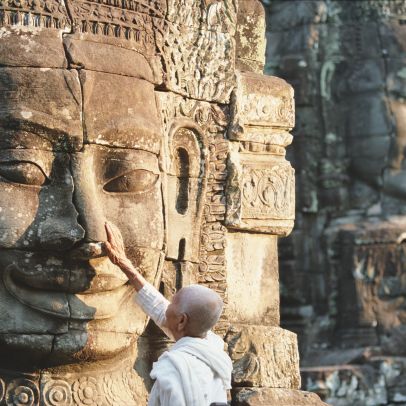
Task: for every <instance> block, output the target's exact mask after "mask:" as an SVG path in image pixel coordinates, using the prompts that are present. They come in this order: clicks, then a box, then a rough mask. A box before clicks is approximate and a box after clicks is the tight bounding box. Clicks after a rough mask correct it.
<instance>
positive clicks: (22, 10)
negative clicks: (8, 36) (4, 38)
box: [0, 0, 70, 30]
mask: <svg viewBox="0 0 406 406" xmlns="http://www.w3.org/2000/svg"><path fill="white" fill-rule="evenodd" d="M11 25H24V26H32V27H45V28H56V29H61V30H65V29H70V21H69V18H68V13H67V10H66V8H65V5H64V2H63V1H62V0H47V1H32V0H19V1H13V0H0V27H2V26H11Z"/></svg>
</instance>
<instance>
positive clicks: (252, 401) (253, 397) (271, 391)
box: [231, 388, 327, 406]
mask: <svg viewBox="0 0 406 406" xmlns="http://www.w3.org/2000/svg"><path fill="white" fill-rule="evenodd" d="M232 399H233V400H232V403H231V404H232V406H327V404H326V403H324V402H322V401H321V400H320V399H319V397H318V396H317V395H315V394H314V393H309V392H303V391H299V390H294V389H279V388H238V389H234V390H233V392H232Z"/></svg>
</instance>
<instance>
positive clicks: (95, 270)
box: [1, 244, 133, 320]
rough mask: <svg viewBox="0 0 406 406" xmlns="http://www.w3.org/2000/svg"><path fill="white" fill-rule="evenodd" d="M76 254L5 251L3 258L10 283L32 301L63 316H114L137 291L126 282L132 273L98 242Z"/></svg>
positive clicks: (14, 292) (22, 299)
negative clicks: (110, 257) (127, 273)
mask: <svg viewBox="0 0 406 406" xmlns="http://www.w3.org/2000/svg"><path fill="white" fill-rule="evenodd" d="M70 254H71V255H69V258H68V259H67V258H66V257H65V258H62V257H54V256H46V255H44V253H33V252H31V253H30V252H22V251H20V252H17V251H13V252H8V253H5V254H4V255H3V258H2V260H1V262H2V263H3V269H4V271H3V272H2V274H3V281H4V285H5V287H6V289H7V290H8V292H9V293H10V294H11V295H12V296H14V297H15V298H16V299H17V300H18V301H20V302H21V303H23V304H25V305H26V306H29V307H31V308H33V309H36V310H38V311H40V312H42V313H46V314H50V315H52V316H55V317H58V318H63V319H76V320H92V319H107V318H110V317H113V316H114V315H115V314H116V313H117V312H118V310H119V308H120V306H121V304H122V303H123V302H124V301H125V300H126V299H128V297H129V296H130V295H131V294H132V292H133V289H132V288H131V287H130V286H128V285H126V282H127V281H128V279H127V278H126V277H125V275H124V274H123V273H122V272H121V271H120V270H119V269H118V268H117V267H116V266H115V265H113V264H112V263H111V262H110V261H109V260H108V258H107V257H105V256H104V255H103V253H102V251H101V250H100V249H99V247H98V246H96V244H87V245H86V246H84V247H80V249H78V250H75V251H73V252H71V253H70ZM7 263H8V264H9V265H7Z"/></svg>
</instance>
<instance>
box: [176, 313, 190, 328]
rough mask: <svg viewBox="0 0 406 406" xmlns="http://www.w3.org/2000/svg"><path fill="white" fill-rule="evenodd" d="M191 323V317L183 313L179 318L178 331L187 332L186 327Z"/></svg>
mask: <svg viewBox="0 0 406 406" xmlns="http://www.w3.org/2000/svg"><path fill="white" fill-rule="evenodd" d="M188 321H189V317H188V315H187V314H186V313H182V314H181V315H180V316H179V322H178V331H185V330H186V326H187V324H188Z"/></svg>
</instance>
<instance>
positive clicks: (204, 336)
mask: <svg viewBox="0 0 406 406" xmlns="http://www.w3.org/2000/svg"><path fill="white" fill-rule="evenodd" d="M184 337H190V338H206V337H207V332H206V333H204V334H200V335H197V334H193V333H188V332H179V333H177V334H176V335H175V334H174V335H173V338H174V339H175V341H179V340H180V339H181V338H184Z"/></svg>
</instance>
